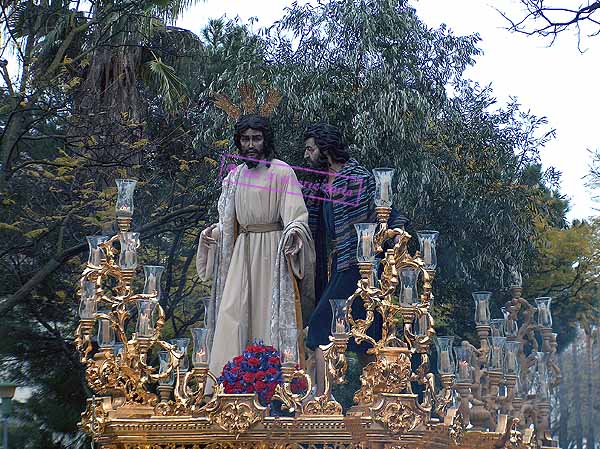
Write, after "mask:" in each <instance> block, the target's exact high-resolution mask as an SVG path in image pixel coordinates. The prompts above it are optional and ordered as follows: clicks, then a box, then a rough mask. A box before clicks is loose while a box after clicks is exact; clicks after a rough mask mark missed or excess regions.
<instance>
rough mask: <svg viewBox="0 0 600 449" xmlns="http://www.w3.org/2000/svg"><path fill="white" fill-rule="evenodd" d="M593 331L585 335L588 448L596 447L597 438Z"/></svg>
mask: <svg viewBox="0 0 600 449" xmlns="http://www.w3.org/2000/svg"><path fill="white" fill-rule="evenodd" d="M592 332H593V330H592V329H590V331H589V332H586V335H585V337H586V338H585V350H586V359H587V364H586V368H587V401H586V402H587V436H586V443H587V444H586V446H587V448H588V449H594V448H595V447H596V438H595V434H594V378H593V375H594V374H593V370H594V365H593V363H592Z"/></svg>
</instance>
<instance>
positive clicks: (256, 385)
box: [218, 342, 308, 406]
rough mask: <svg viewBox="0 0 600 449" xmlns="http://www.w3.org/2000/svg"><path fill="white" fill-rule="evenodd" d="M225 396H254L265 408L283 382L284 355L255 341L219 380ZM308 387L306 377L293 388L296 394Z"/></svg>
mask: <svg viewBox="0 0 600 449" xmlns="http://www.w3.org/2000/svg"><path fill="white" fill-rule="evenodd" d="M218 381H219V383H222V384H223V387H224V389H225V393H228V394H239V393H254V392H256V394H257V395H258V398H259V400H260V403H261V404H262V405H264V406H266V405H267V404H269V403H270V402H271V399H272V397H273V393H275V388H277V385H279V384H281V383H283V376H282V374H281V354H280V353H279V351H277V350H276V349H275V348H274V347H273V346H266V345H264V344H263V343H262V342H254V343H253V344H250V345H248V346H246V349H244V352H243V353H242V354H241V355H238V356H237V357H234V358H233V360H231V361H229V362H227V364H226V365H225V366H224V367H223V372H222V373H221V376H220V377H219V379H218ZM306 388H308V385H307V383H306V379H304V378H303V377H296V378H294V380H293V381H292V385H291V389H292V392H293V393H295V394H299V393H301V392H303V391H306Z"/></svg>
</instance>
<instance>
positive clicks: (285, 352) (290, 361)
mask: <svg viewBox="0 0 600 449" xmlns="http://www.w3.org/2000/svg"><path fill="white" fill-rule="evenodd" d="M280 337H281V341H280V348H279V353H280V354H281V363H283V364H285V365H296V363H298V330H297V329H296V328H295V327H286V328H283V329H281V331H280Z"/></svg>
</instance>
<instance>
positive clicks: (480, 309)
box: [471, 292, 492, 326]
mask: <svg viewBox="0 0 600 449" xmlns="http://www.w3.org/2000/svg"><path fill="white" fill-rule="evenodd" d="M471 295H472V296H473V300H474V301H475V324H476V325H477V326H488V325H489V324H490V298H491V297H492V292H473V293H471Z"/></svg>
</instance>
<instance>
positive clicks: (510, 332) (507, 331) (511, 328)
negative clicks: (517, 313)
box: [500, 307, 519, 337]
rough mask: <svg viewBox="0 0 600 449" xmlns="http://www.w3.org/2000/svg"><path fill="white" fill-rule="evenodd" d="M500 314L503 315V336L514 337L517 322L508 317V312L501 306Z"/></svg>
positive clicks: (516, 331)
mask: <svg viewBox="0 0 600 449" xmlns="http://www.w3.org/2000/svg"><path fill="white" fill-rule="evenodd" d="M500 310H501V311H502V316H504V336H505V337H516V336H517V335H518V334H519V324H518V323H517V321H516V320H513V319H512V318H511V317H510V312H509V311H508V310H507V308H506V307H501V308H500Z"/></svg>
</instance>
